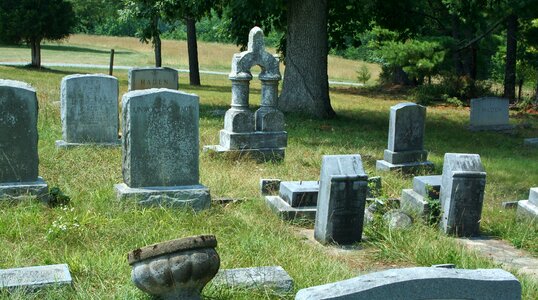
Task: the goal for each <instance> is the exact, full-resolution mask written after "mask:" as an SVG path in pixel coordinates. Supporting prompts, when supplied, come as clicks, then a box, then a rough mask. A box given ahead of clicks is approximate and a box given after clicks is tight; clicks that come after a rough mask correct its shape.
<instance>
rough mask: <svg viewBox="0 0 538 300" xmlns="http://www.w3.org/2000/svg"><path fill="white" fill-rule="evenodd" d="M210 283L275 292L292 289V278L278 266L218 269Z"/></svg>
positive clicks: (232, 287)
mask: <svg viewBox="0 0 538 300" xmlns="http://www.w3.org/2000/svg"><path fill="white" fill-rule="evenodd" d="M211 284H212V285H214V286H218V287H226V288H229V289H237V288H240V289H262V290H272V291H273V292H276V293H289V292H291V291H292V290H293V279H292V278H291V277H290V275H289V274H288V272H286V270H284V269H283V268H282V267H280V266H272V267H254V268H240V269H225V270H220V271H219V272H218V273H217V275H216V276H215V278H213V280H212V281H211Z"/></svg>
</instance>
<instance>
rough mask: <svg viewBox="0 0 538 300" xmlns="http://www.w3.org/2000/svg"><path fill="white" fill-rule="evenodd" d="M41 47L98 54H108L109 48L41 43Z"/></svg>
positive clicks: (121, 52) (51, 49)
mask: <svg viewBox="0 0 538 300" xmlns="http://www.w3.org/2000/svg"><path fill="white" fill-rule="evenodd" d="M41 49H44V50H50V51H70V52H86V53H99V54H110V50H99V49H92V48H85V47H77V46H67V45H41ZM133 53H134V52H132V51H123V50H120V51H116V50H114V54H133Z"/></svg>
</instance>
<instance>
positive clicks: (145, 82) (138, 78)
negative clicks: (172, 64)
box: [128, 68, 179, 91]
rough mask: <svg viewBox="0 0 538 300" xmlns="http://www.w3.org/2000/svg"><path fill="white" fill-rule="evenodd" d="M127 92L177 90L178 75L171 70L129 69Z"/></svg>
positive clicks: (175, 71)
mask: <svg viewBox="0 0 538 300" xmlns="http://www.w3.org/2000/svg"><path fill="white" fill-rule="evenodd" d="M128 76H129V91H135V90H146V89H152V88H165V89H172V90H177V89H179V83H178V80H179V75H178V72H177V70H174V69H171V68H133V69H129V74H128Z"/></svg>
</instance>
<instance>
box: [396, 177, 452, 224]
mask: <svg viewBox="0 0 538 300" xmlns="http://www.w3.org/2000/svg"><path fill="white" fill-rule="evenodd" d="M441 177H442V176H441V175H433V176H416V177H414V178H413V189H405V190H402V197H401V204H402V210H403V211H405V212H407V213H410V214H416V215H417V216H422V217H424V218H428V217H430V214H431V213H432V211H431V209H430V203H429V202H431V201H432V200H437V201H438V200H439V192H440V190H441Z"/></svg>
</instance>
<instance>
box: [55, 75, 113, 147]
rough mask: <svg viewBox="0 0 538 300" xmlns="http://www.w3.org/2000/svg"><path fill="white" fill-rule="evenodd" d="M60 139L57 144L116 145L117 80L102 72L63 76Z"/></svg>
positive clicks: (59, 145)
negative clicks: (61, 138)
mask: <svg viewBox="0 0 538 300" xmlns="http://www.w3.org/2000/svg"><path fill="white" fill-rule="evenodd" d="M60 103H61V117H62V137H63V140H60V141H56V146H57V147H71V146H80V145H84V144H93V145H102V146H119V145H120V140H119V139H118V123H119V122H118V79H116V78H115V77H113V76H108V75H102V74H87V75H81V74H75V75H69V76H66V77H64V78H63V79H62V84H61V102H60Z"/></svg>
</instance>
